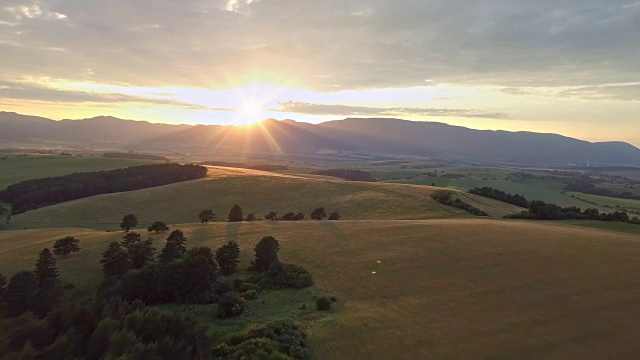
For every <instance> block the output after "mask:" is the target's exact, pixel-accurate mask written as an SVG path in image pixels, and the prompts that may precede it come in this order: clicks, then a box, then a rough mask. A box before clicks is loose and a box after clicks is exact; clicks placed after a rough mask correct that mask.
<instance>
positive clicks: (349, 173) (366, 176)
mask: <svg viewBox="0 0 640 360" xmlns="http://www.w3.org/2000/svg"><path fill="white" fill-rule="evenodd" d="M311 174H313V175H323V176H333V177H337V178H340V179H345V180H350V181H367V182H375V181H376V179H375V178H374V177H373V176H372V175H371V174H370V173H368V172H366V171H362V170H356V169H331V170H319V171H314V172H312V173H311Z"/></svg>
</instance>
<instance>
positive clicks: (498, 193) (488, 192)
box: [469, 186, 529, 208]
mask: <svg viewBox="0 0 640 360" xmlns="http://www.w3.org/2000/svg"><path fill="white" fill-rule="evenodd" d="M469 193H470V194H475V195H480V196H484V197H487V198H490V199H495V200H499V201H502V202H506V203H509V204H513V205H516V206H520V207H523V208H528V207H529V200H527V198H525V197H524V196H522V195H520V194H515V195H512V194H510V193H508V192H505V191H502V190H498V189H494V188H491V187H486V186H485V187H482V188H474V189H471V190H469Z"/></svg>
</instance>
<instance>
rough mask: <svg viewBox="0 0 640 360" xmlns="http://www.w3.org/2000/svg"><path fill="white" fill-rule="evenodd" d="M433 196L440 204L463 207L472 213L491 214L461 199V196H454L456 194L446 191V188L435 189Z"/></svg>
mask: <svg viewBox="0 0 640 360" xmlns="http://www.w3.org/2000/svg"><path fill="white" fill-rule="evenodd" d="M431 198H432V199H434V200H435V201H437V202H439V203H440V204H443V205H447V206H451V207H455V208H458V209H462V210H464V211H466V212H468V213H470V214H472V215H476V216H489V214H487V213H486V212H484V211H482V210H480V209H478V208H477V207H475V206H473V205H471V204H469V203H466V202H464V201H462V200H460V198H459V197H455V198H454V196H453V195H452V194H451V192H450V191H445V190H438V191H434V192H433V193H432V194H431Z"/></svg>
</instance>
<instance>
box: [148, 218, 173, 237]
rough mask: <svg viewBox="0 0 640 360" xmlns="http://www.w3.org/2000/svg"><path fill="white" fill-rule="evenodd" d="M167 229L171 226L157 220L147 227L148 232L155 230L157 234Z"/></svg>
mask: <svg viewBox="0 0 640 360" xmlns="http://www.w3.org/2000/svg"><path fill="white" fill-rule="evenodd" d="M167 230H169V227H168V226H167V224H165V223H164V222H163V221H156V222H154V223H153V224H151V226H149V227H148V228H147V231H148V232H152V231H155V233H156V234H158V233H161V232H163V231H167Z"/></svg>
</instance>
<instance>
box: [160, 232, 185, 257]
mask: <svg viewBox="0 0 640 360" xmlns="http://www.w3.org/2000/svg"><path fill="white" fill-rule="evenodd" d="M186 242H187V238H186V237H185V236H184V233H183V232H182V230H173V231H172V232H171V234H169V236H168V237H167V242H166V244H165V245H164V248H162V251H161V252H160V256H159V257H158V259H159V260H160V263H161V264H168V263H170V262H172V261H174V260H176V259H179V258H181V257H182V256H183V255H184V254H185V253H186V252H187V249H186V248H185V246H184V245H185V244H186Z"/></svg>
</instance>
